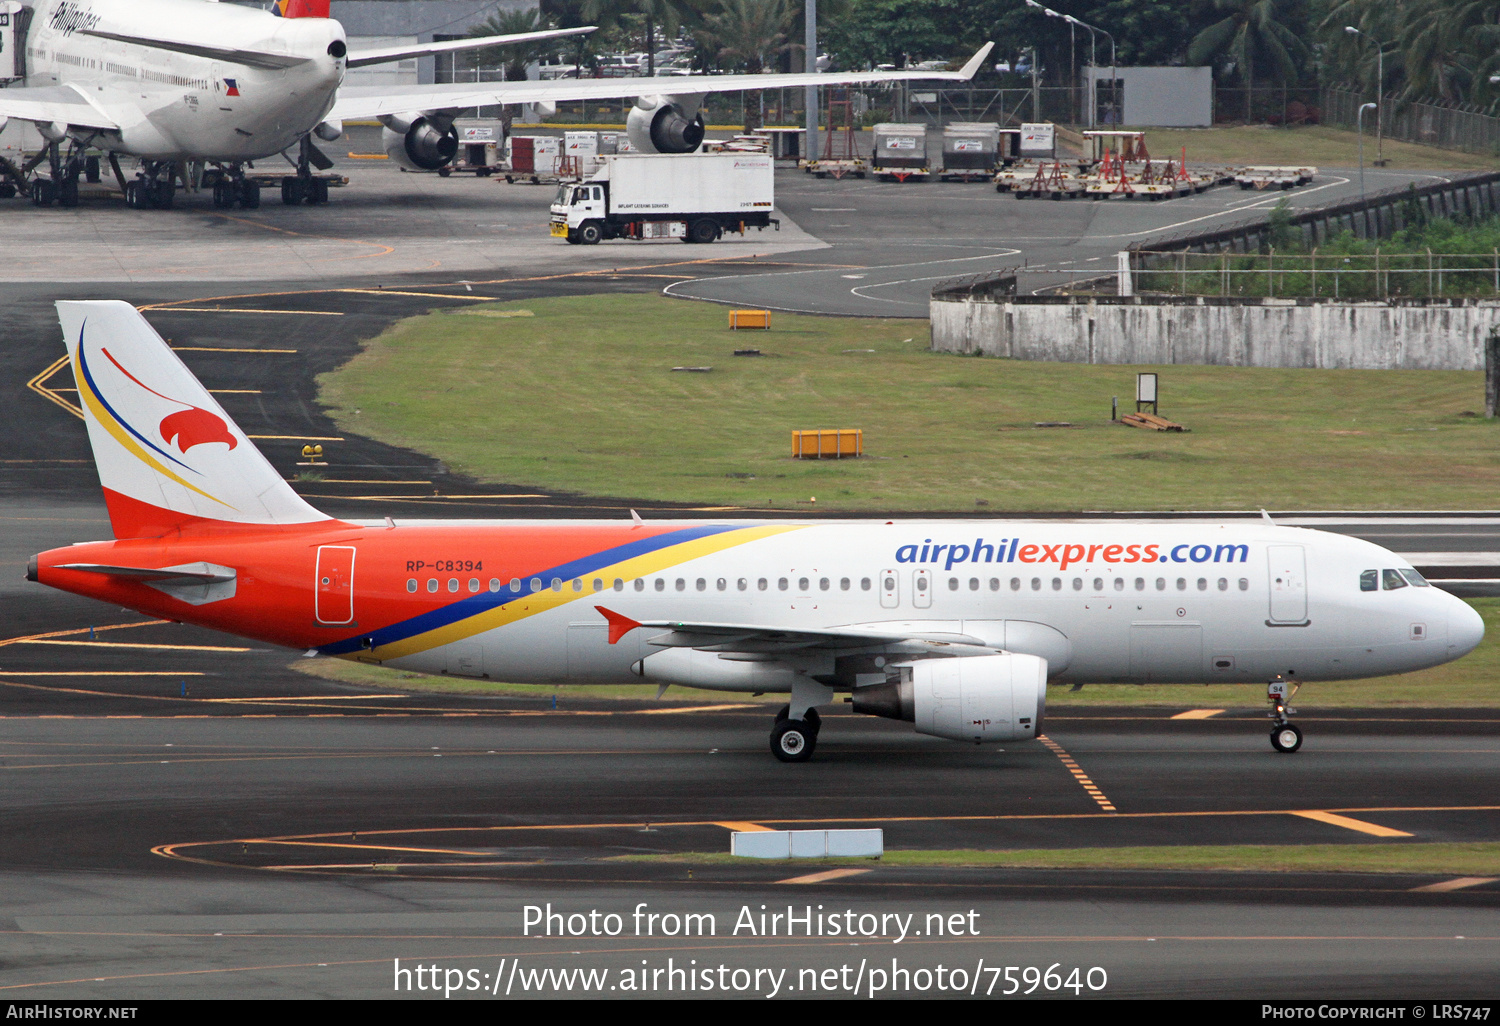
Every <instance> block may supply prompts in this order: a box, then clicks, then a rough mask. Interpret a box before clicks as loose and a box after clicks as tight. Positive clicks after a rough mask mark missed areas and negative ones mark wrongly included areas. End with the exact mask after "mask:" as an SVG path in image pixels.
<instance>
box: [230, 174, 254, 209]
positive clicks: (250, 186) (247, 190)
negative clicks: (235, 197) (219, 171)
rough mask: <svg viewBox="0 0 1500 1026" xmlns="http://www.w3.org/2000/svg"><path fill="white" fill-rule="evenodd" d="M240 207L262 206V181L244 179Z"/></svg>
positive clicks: (241, 183)
mask: <svg viewBox="0 0 1500 1026" xmlns="http://www.w3.org/2000/svg"><path fill="white" fill-rule="evenodd" d="M236 191H237V192H238V193H239V201H240V209H242V210H255V209H257V208H258V207H259V206H260V183H259V182H254V181H250V180H249V179H242V180H241V181H240V185H239V188H238V189H237V190H236Z"/></svg>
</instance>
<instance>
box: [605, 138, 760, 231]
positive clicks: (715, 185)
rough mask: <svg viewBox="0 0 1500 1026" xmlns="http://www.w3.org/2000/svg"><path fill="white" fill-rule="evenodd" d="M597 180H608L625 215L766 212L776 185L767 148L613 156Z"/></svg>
mask: <svg viewBox="0 0 1500 1026" xmlns="http://www.w3.org/2000/svg"><path fill="white" fill-rule="evenodd" d="M592 180H593V181H597V182H608V183H609V212H610V213H611V214H612V215H616V216H622V217H635V216H645V217H662V216H664V215H673V214H678V215H683V216H690V215H693V214H704V213H719V214H729V213H737V212H744V213H755V212H759V213H767V212H769V211H770V210H771V207H772V206H774V199H775V191H774V184H773V181H774V180H773V172H772V162H771V155H770V154H769V153H723V154H717V153H715V154H707V153H632V154H629V155H627V156H617V157H609V158H606V159H605V161H604V166H603V167H601V168H600V169H599V172H598V174H596V175H595V176H594V177H593V179H592Z"/></svg>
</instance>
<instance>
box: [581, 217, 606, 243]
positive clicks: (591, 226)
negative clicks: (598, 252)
mask: <svg viewBox="0 0 1500 1026" xmlns="http://www.w3.org/2000/svg"><path fill="white" fill-rule="evenodd" d="M602 238H604V231H603V229H601V228H600V227H599V225H598V224H596V223H595V222H593V221H585V222H584V223H583V224H581V225H579V226H578V241H579V243H581V244H582V245H585V246H596V245H598V244H599V240H600V239H602Z"/></svg>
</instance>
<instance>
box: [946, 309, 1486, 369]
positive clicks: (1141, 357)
mask: <svg viewBox="0 0 1500 1026" xmlns="http://www.w3.org/2000/svg"><path fill="white" fill-rule="evenodd" d="M931 316H932V348H933V349H934V350H936V351H938V352H949V353H980V354H982V355H985V356H1001V357H1009V358H1011V359H1017V360H1051V361H1060V362H1065V363H1119V364H1168V363H1186V364H1217V365H1223V366H1235V367H1305V368H1356V369H1370V370H1480V369H1482V368H1483V367H1484V338H1485V336H1486V335H1488V334H1489V332H1490V329H1491V328H1493V327H1496V326H1500V300H1411V301H1403V302H1392V303H1380V302H1363V303H1351V302H1342V303H1341V302H1334V301H1321V300H1320V301H1318V302H1312V301H1308V300H1300V301H1299V300H1276V299H1262V300H1232V299H1228V300H1226V299H1186V300H1180V299H1161V298H1158V297H1135V298H1125V299H1115V298H1104V299H1082V298H1077V297H1046V296H1027V297H1018V298H1012V299H1006V298H1003V297H1002V298H1000V299H998V300H995V299H956V300H955V299H939V298H934V299H933V300H932V303H931Z"/></svg>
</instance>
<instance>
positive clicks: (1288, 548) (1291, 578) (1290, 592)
mask: <svg viewBox="0 0 1500 1026" xmlns="http://www.w3.org/2000/svg"><path fill="white" fill-rule="evenodd" d="M1266 558H1267V559H1268V560H1269V565H1268V567H1267V569H1268V570H1269V572H1270V585H1271V622H1272V623H1285V624H1294V623H1295V624H1301V623H1306V622H1307V553H1306V550H1304V549H1303V547H1302V546H1301V545H1271V546H1267V548H1266Z"/></svg>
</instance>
